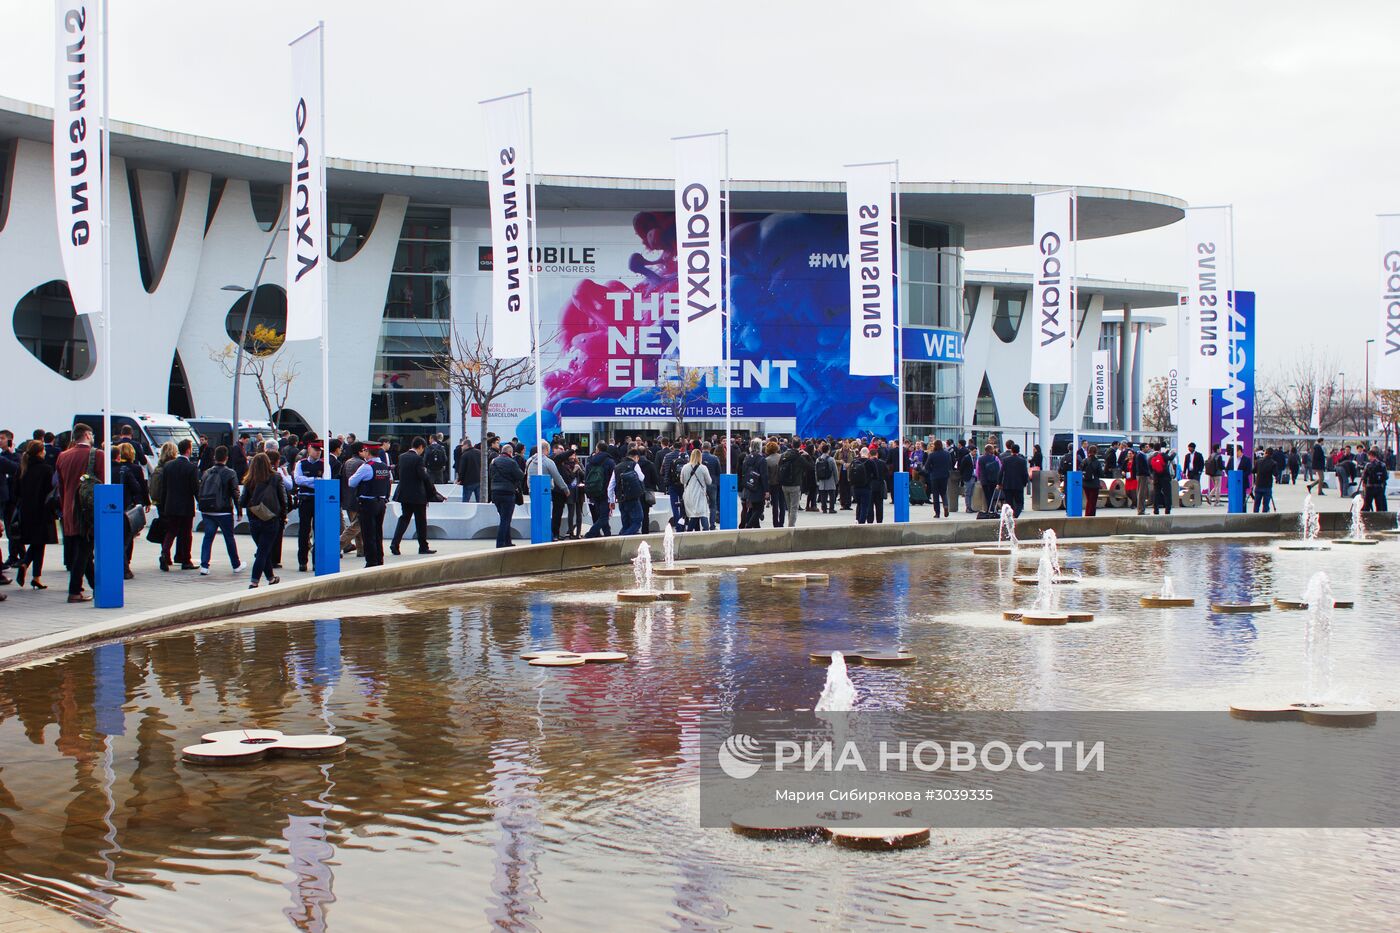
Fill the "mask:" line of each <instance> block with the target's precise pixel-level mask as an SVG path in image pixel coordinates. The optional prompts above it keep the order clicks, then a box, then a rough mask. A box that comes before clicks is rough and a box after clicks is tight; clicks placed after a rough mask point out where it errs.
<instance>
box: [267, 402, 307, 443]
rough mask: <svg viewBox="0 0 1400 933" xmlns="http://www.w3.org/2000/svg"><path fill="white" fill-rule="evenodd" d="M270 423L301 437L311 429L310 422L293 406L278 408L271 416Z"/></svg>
mask: <svg viewBox="0 0 1400 933" xmlns="http://www.w3.org/2000/svg"><path fill="white" fill-rule="evenodd" d="M272 423H273V424H275V425H277V427H278V428H280V429H285V430H287V431H291V432H292V433H293V434H295V435H296V436H297V437H301V436H302V435H303V434H305V433H306V432H307V431H310V430H311V424H310V422H308V421H307V420H306V419H305V418H303V417H302V416H301V413H300V412H298V411H297V410H296V409H295V408H280V409H278V410H277V413H276V414H275V415H274V416H273V418H272Z"/></svg>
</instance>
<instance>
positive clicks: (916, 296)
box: [900, 222, 966, 439]
mask: <svg viewBox="0 0 1400 933" xmlns="http://www.w3.org/2000/svg"><path fill="white" fill-rule="evenodd" d="M951 244H952V231H951V230H950V229H949V228H948V227H947V226H945V225H943V224H931V223H920V222H910V223H909V224H907V225H906V230H905V242H904V244H903V252H902V254H901V258H902V260H903V262H902V268H903V275H902V279H903V281H902V283H901V284H902V288H901V290H900V291H901V294H900V298H901V302H900V307H901V309H902V318H903V323H904V324H905V325H906V326H908V327H910V328H920V327H930V328H940V329H943V330H951V331H957V332H958V333H966V324H965V323H964V317H965V316H966V314H965V309H964V305H963V251H962V249H961V248H959V247H955V246H953V245H951ZM902 377H903V379H902V383H901V385H902V387H903V392H904V424H905V432H906V434H907V435H908V436H910V437H913V438H916V439H917V438H928V437H931V436H934V435H940V436H941V435H947V436H952V435H953V434H955V433H956V431H955V430H954V429H955V428H956V426H957V425H958V423H959V421H960V418H959V412H960V411H961V409H962V366H961V365H960V364H957V363H934V362H927V361H921V360H905V362H904V371H903V373H902ZM945 439H946V437H945Z"/></svg>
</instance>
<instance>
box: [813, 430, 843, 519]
mask: <svg viewBox="0 0 1400 933" xmlns="http://www.w3.org/2000/svg"><path fill="white" fill-rule="evenodd" d="M813 472H815V473H816V476H817V508H818V509H820V510H821V511H822V512H825V513H826V514H827V515H835V514H836V474H837V472H838V468H837V465H836V458H835V457H833V456H832V455H831V446H830V445H829V444H827V443H826V442H825V441H823V442H822V444H821V445H820V446H819V447H818V448H817V462H816V465H815V466H814V467H813Z"/></svg>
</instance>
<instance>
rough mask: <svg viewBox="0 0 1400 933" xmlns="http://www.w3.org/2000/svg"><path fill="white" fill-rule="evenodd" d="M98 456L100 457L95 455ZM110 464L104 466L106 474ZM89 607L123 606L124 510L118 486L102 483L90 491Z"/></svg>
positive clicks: (109, 607) (100, 453)
mask: <svg viewBox="0 0 1400 933" xmlns="http://www.w3.org/2000/svg"><path fill="white" fill-rule="evenodd" d="M98 456H99V457H101V456H103V454H102V452H100V451H99V452H98ZM111 469H112V465H111V463H110V462H109V463H108V464H107V470H108V472H110V471H111ZM92 503H93V511H94V512H96V517H95V526H96V527H94V528H93V550H92V563H93V584H92V604H93V605H94V606H95V607H97V608H98V609H120V608H122V606H124V605H125V604H126V599H125V595H124V593H123V577H124V575H125V573H126V511H125V509H123V508H122V505H123V502H122V487H121V484H119V483H102V484H100V485H98V486H96V487H94V489H93V497H92Z"/></svg>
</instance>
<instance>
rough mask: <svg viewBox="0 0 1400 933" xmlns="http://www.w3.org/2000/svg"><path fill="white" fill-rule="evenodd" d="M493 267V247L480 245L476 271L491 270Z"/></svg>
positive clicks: (477, 253)
mask: <svg viewBox="0 0 1400 933" xmlns="http://www.w3.org/2000/svg"><path fill="white" fill-rule="evenodd" d="M493 267H494V263H493V262H492V261H491V247H489V246H478V247H477V248H476V271H477V272H490V271H491V269H492V268H493Z"/></svg>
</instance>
